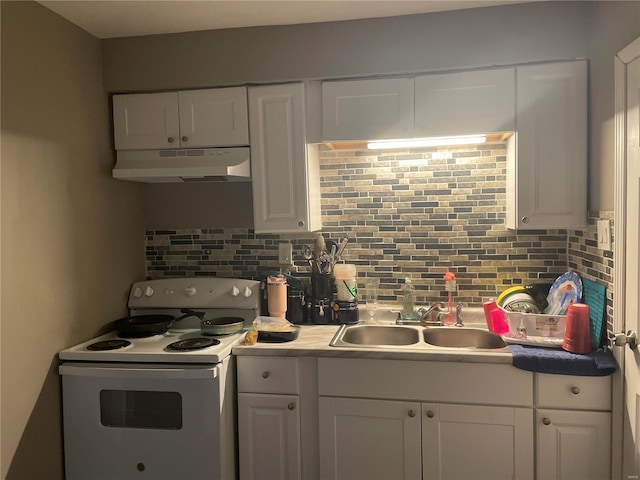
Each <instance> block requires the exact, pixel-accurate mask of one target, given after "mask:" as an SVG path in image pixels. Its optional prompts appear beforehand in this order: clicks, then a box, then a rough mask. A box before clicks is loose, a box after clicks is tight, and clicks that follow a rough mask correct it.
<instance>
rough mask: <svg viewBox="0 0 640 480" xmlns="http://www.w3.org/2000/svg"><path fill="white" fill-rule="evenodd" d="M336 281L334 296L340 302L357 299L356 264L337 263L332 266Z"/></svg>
mask: <svg viewBox="0 0 640 480" xmlns="http://www.w3.org/2000/svg"><path fill="white" fill-rule="evenodd" d="M333 278H334V280H335V282H336V297H337V299H338V300H340V301H341V302H355V301H357V299H358V283H357V280H356V266H355V265H354V264H352V263H338V264H336V265H335V266H334V267H333Z"/></svg>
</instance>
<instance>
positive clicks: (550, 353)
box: [509, 345, 618, 377]
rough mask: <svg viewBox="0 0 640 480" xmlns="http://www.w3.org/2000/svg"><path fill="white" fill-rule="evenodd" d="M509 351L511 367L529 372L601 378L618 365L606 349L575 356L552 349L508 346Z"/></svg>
mask: <svg viewBox="0 0 640 480" xmlns="http://www.w3.org/2000/svg"><path fill="white" fill-rule="evenodd" d="M509 350H511V353H512V354H513V366H514V367H517V368H520V369H522V370H528V371H530V372H538V373H556V374H561V375H581V376H583V377H603V376H606V375H611V374H612V373H614V372H615V371H616V370H617V369H618V363H617V362H616V359H615V357H614V356H613V354H612V353H611V350H608V349H607V350H606V351H603V350H598V351H595V352H591V353H587V354H577V353H570V352H566V351H564V350H559V349H553V348H543V347H528V346H525V345H509Z"/></svg>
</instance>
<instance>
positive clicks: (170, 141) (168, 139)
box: [167, 137, 176, 143]
mask: <svg viewBox="0 0 640 480" xmlns="http://www.w3.org/2000/svg"><path fill="white" fill-rule="evenodd" d="M175 141H176V139H175V138H173V137H169V138H167V142H169V143H173V142H175Z"/></svg>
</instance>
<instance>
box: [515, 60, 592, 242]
mask: <svg viewBox="0 0 640 480" xmlns="http://www.w3.org/2000/svg"><path fill="white" fill-rule="evenodd" d="M516 118H517V125H516V130H517V134H516V135H515V136H514V137H512V139H511V140H510V142H509V150H510V151H509V155H508V165H507V204H508V208H507V221H506V226H507V228H512V229H528V230H531V229H564V228H580V227H584V226H585V225H586V222H587V62H586V61H584V60H583V61H572V62H560V63H549V64H540V65H528V66H523V67H517V68H516Z"/></svg>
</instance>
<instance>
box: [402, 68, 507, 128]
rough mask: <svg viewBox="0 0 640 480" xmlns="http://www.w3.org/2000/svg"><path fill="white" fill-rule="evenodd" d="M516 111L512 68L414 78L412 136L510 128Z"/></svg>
mask: <svg viewBox="0 0 640 480" xmlns="http://www.w3.org/2000/svg"><path fill="white" fill-rule="evenodd" d="M515 113H516V112H515V70H514V69H513V68H501V69H495V70H476V71H470V72H456V73H445V74H438V75H423V76H420V77H416V78H415V131H414V136H415V137H442V136H452V135H473V134H479V133H493V132H505V131H513V130H515Z"/></svg>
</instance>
